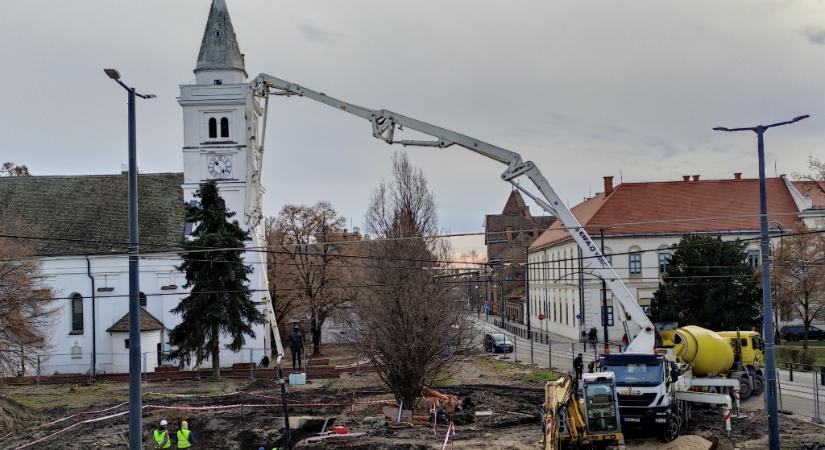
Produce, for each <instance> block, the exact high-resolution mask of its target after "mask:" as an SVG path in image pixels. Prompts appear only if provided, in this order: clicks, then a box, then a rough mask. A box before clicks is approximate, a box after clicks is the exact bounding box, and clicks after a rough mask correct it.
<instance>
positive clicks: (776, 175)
mask: <svg viewBox="0 0 825 450" xmlns="http://www.w3.org/2000/svg"><path fill="white" fill-rule="evenodd" d="M773 176H774V177H777V178H778V177H779V171H778V170H776V160H775V159H774V160H773Z"/></svg>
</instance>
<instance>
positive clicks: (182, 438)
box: [177, 420, 195, 448]
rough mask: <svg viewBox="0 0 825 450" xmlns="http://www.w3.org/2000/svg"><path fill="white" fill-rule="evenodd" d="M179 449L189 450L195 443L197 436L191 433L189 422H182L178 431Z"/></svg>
mask: <svg viewBox="0 0 825 450" xmlns="http://www.w3.org/2000/svg"><path fill="white" fill-rule="evenodd" d="M177 434H178V436H177V437H178V448H189V447H191V446H192V444H194V443H195V436H194V435H193V434H192V432H191V431H189V422H187V421H185V420H184V421H181V423H180V430H178V433H177Z"/></svg>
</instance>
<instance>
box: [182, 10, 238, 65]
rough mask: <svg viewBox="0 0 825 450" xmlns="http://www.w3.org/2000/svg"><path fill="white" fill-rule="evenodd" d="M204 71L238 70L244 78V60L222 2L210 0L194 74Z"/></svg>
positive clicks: (227, 12)
mask: <svg viewBox="0 0 825 450" xmlns="http://www.w3.org/2000/svg"><path fill="white" fill-rule="evenodd" d="M205 70H238V71H241V72H243V76H244V77H246V76H247V74H246V69H245V67H244V58H243V55H242V54H241V50H240V48H239V47H238V39H237V38H236V37H235V29H234V28H233V27H232V20H231V19H230V18H229V10H228V9H227V7H226V2H225V1H224V0H212V7H211V8H210V9H209V20H208V21H207V22H206V29H205V30H204V32H203V41H201V50H200V52H199V53H198V63H197V65H196V66H195V74H197V73H198V72H200V71H205Z"/></svg>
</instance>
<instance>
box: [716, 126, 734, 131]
mask: <svg viewBox="0 0 825 450" xmlns="http://www.w3.org/2000/svg"><path fill="white" fill-rule="evenodd" d="M713 131H730V128H725V127H715V128H714V129H713Z"/></svg>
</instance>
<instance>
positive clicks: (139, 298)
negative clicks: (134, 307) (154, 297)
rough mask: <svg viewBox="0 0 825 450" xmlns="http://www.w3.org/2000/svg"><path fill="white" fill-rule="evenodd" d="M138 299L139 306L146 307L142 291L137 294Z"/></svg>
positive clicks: (144, 295)
mask: <svg viewBox="0 0 825 450" xmlns="http://www.w3.org/2000/svg"><path fill="white" fill-rule="evenodd" d="M138 301H139V302H140V306H143V307H146V294H144V293H143V292H141V293H139V294H138Z"/></svg>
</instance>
